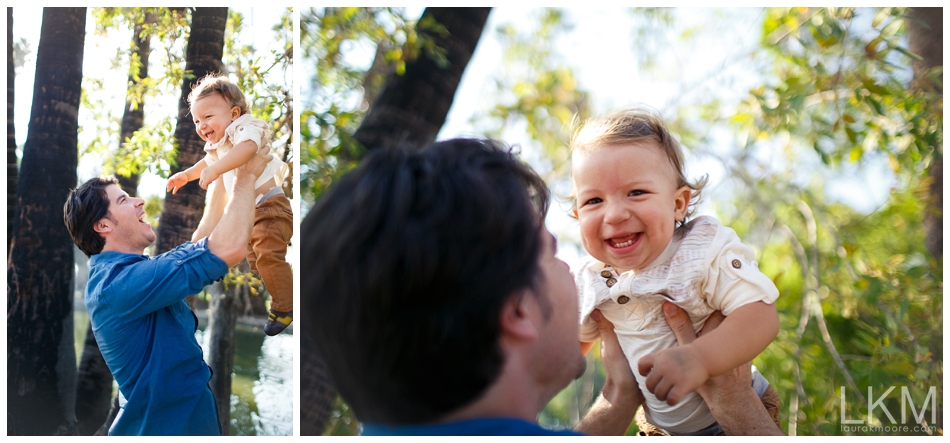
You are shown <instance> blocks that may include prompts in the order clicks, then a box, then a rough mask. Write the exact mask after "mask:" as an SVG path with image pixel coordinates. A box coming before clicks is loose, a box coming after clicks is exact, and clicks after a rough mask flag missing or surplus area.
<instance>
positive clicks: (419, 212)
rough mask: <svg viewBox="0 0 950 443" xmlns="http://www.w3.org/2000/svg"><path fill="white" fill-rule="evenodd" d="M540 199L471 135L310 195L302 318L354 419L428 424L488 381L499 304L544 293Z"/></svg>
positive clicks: (495, 150) (495, 354) (376, 159)
mask: <svg viewBox="0 0 950 443" xmlns="http://www.w3.org/2000/svg"><path fill="white" fill-rule="evenodd" d="M547 199H548V191H547V188H546V187H545V185H544V182H543V181H542V180H541V178H540V177H538V176H537V174H536V173H535V172H534V171H533V170H531V168H529V167H528V166H526V165H524V164H523V163H521V162H519V161H518V160H517V159H516V158H515V157H514V155H512V154H511V153H510V152H509V150H508V149H507V147H505V146H503V145H501V144H500V143H497V142H493V141H489V140H471V139H454V140H448V141H444V142H439V143H436V144H434V145H432V146H430V147H428V148H426V149H425V150H423V151H421V152H414V153H412V152H408V151H404V150H382V149H381V150H379V151H376V152H373V153H372V154H370V155H369V156H368V157H367V158H366V159H365V160H364V161H363V162H362V164H361V165H360V166H359V167H358V168H357V169H355V170H354V171H352V172H350V173H349V174H347V175H346V176H344V177H343V178H342V179H341V180H339V181H338V182H337V183H336V184H335V185H334V186H333V187H331V188H330V189H329V190H328V191H327V192H326V193H325V194H324V195H323V196H322V197H321V198H320V200H319V201H318V202H317V203H316V205H315V206H314V208H313V209H312V210H311V211H310V214H309V215H308V216H307V217H306V219H305V220H304V222H303V225H302V228H303V232H304V235H303V238H304V244H303V249H302V253H301V256H302V265H303V271H302V272H301V283H302V287H301V289H302V290H301V297H302V299H303V300H302V307H303V312H304V319H305V321H306V330H307V331H308V333H310V334H311V336H312V337H313V339H314V341H315V342H316V345H317V347H318V348H319V350H320V353H321V354H322V356H323V357H324V359H325V360H326V362H327V365H328V366H329V369H330V373H331V376H332V377H333V380H334V382H335V384H336V386H337V388H338V389H339V391H340V393H341V394H342V396H343V398H344V399H345V400H346V401H347V402H348V403H349V404H350V406H351V407H352V408H353V409H354V411H355V412H356V414H357V416H358V417H359V418H360V420H363V421H367V422H373V423H378V424H410V423H425V422H431V421H435V420H437V419H438V418H439V417H440V416H443V415H445V414H447V413H449V412H451V411H453V410H456V409H458V408H460V407H462V406H464V405H466V404H468V403H470V402H472V401H474V400H475V399H476V398H477V397H478V396H479V395H480V394H481V393H482V392H483V391H485V389H486V388H487V387H488V386H489V385H490V383H491V382H492V381H494V380H495V378H496V377H497V376H498V374H499V371H500V369H501V365H502V363H503V361H502V360H503V356H502V355H501V350H500V347H499V317H500V312H501V308H502V305H503V303H504V302H505V301H506V300H508V299H509V298H510V297H513V296H518V294H522V293H524V290H526V289H531V290H535V292H537V289H538V286H539V285H540V284H541V275H540V270H539V268H538V256H539V254H540V251H541V240H540V239H541V237H540V235H539V229H541V226H542V224H543V218H544V214H545V213H546V210H547ZM304 370H306V369H304Z"/></svg>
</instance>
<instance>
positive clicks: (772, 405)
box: [635, 385, 784, 435]
mask: <svg viewBox="0 0 950 443" xmlns="http://www.w3.org/2000/svg"><path fill="white" fill-rule="evenodd" d="M760 399H761V400H762V404H763V405H765V410H766V411H767V412H768V413H769V417H772V421H774V422H775V424H776V425H778V428H779V429H782V422H780V421H779V419H778V413H779V408H780V407H781V406H782V401H781V399H780V398H779V397H778V392H775V388H773V387H772V385H769V386H768V387H767V388H765V392H763V393H762V397H760ZM635 420H636V422H637V427H639V428H640V432H638V433H637V435H670V434H669V433H668V432H666V431H664V430H662V429H660V428H658V427H656V426H653V425H652V424H650V423H648V422H647V417H646V414H644V412H643V408H640V409H639V410H637V416H636V418H635ZM783 432H784V431H783ZM719 435H723V434H719Z"/></svg>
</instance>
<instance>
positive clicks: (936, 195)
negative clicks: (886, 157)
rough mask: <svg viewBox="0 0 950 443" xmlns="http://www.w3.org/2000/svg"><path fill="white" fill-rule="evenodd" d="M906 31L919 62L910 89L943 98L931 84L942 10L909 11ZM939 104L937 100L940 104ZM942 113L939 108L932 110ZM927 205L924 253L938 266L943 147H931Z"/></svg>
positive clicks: (939, 52) (939, 58)
mask: <svg viewBox="0 0 950 443" xmlns="http://www.w3.org/2000/svg"><path fill="white" fill-rule="evenodd" d="M907 16H908V18H909V20H907V31H908V35H909V39H908V40H909V43H910V50H911V52H913V53H915V54H917V55H919V56H921V57H922V58H923V60H920V61H914V62H913V64H912V65H913V68H914V82H913V85H912V87H913V88H915V89H918V90H923V91H927V92H931V93H936V94H938V95H941V96H942V95H943V84H942V83H940V82H936V83H935V82H933V81H931V79H930V77H929V75H930V74H932V72H933V69H934V68H937V67H943V8H910V9H909V10H908V11H907ZM942 102H943V101H942V100H941V102H940V103H942ZM933 111H934V112H935V113H937V115H940V114H941V113H942V112H943V109H942V105H941V106H940V107H939V108H936V109H934V110H933ZM930 178H931V179H932V180H933V181H932V182H931V184H930V199H929V200H930V201H929V202H928V204H927V210H926V212H925V213H924V227H925V229H926V230H927V234H926V235H927V236H926V240H925V242H926V245H927V250H928V251H930V253H931V254H932V255H933V256H934V258H935V259H936V260H937V262H938V263H939V262H940V261H941V260H942V259H943V214H942V212H943V146H934V158H933V163H932V164H931V165H930Z"/></svg>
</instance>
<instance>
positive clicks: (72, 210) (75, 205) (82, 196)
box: [63, 175, 119, 257]
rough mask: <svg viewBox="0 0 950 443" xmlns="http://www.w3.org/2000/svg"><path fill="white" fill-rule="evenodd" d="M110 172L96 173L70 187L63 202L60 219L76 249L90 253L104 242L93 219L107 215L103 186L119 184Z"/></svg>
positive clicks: (100, 248) (98, 248)
mask: <svg viewBox="0 0 950 443" xmlns="http://www.w3.org/2000/svg"><path fill="white" fill-rule="evenodd" d="M118 184H119V180H118V179H116V178H115V177H113V176H111V175H110V176H99V177H96V178H93V179H90V180H89V181H87V182H85V183H83V184H82V185H80V186H79V187H78V188H76V189H73V190H72V191H69V196H68V197H67V198H66V204H65V205H63V221H64V222H65V223H66V229H68V230H69V236H70V237H72V238H73V243H76V246H78V247H79V250H80V251H82V252H83V253H84V254H86V256H87V257H92V256H93V255H96V254H98V253H100V252H102V248H103V247H104V246H105V245H106V239H105V238H103V237H102V236H101V235H99V233H98V232H96V231H95V229H93V227H94V226H95V224H96V222H98V221H99V220H102V219H103V218H105V217H108V216H109V195H108V193H106V187H108V186H109V185H118Z"/></svg>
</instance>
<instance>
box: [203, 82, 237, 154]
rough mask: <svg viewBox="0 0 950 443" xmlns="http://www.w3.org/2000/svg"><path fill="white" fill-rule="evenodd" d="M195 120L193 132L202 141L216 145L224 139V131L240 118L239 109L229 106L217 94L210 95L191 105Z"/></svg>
mask: <svg viewBox="0 0 950 443" xmlns="http://www.w3.org/2000/svg"><path fill="white" fill-rule="evenodd" d="M191 115H192V117H194V119H195V131H196V132H197V133H198V136H200V137H201V139H202V140H204V141H206V142H211V143H217V142H219V141H221V138H222V137H224V130H225V129H227V128H228V126H229V125H230V124H231V122H233V121H234V120H235V119H237V118H238V117H240V116H241V108H239V107H237V106H231V104H230V103H228V101H227V100H225V98H224V97H223V96H222V95H221V94H219V93H216V92H215V93H212V94H210V95H206V96H204V97H201V98H199V99H197V100H195V102H194V103H192V105H191Z"/></svg>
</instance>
